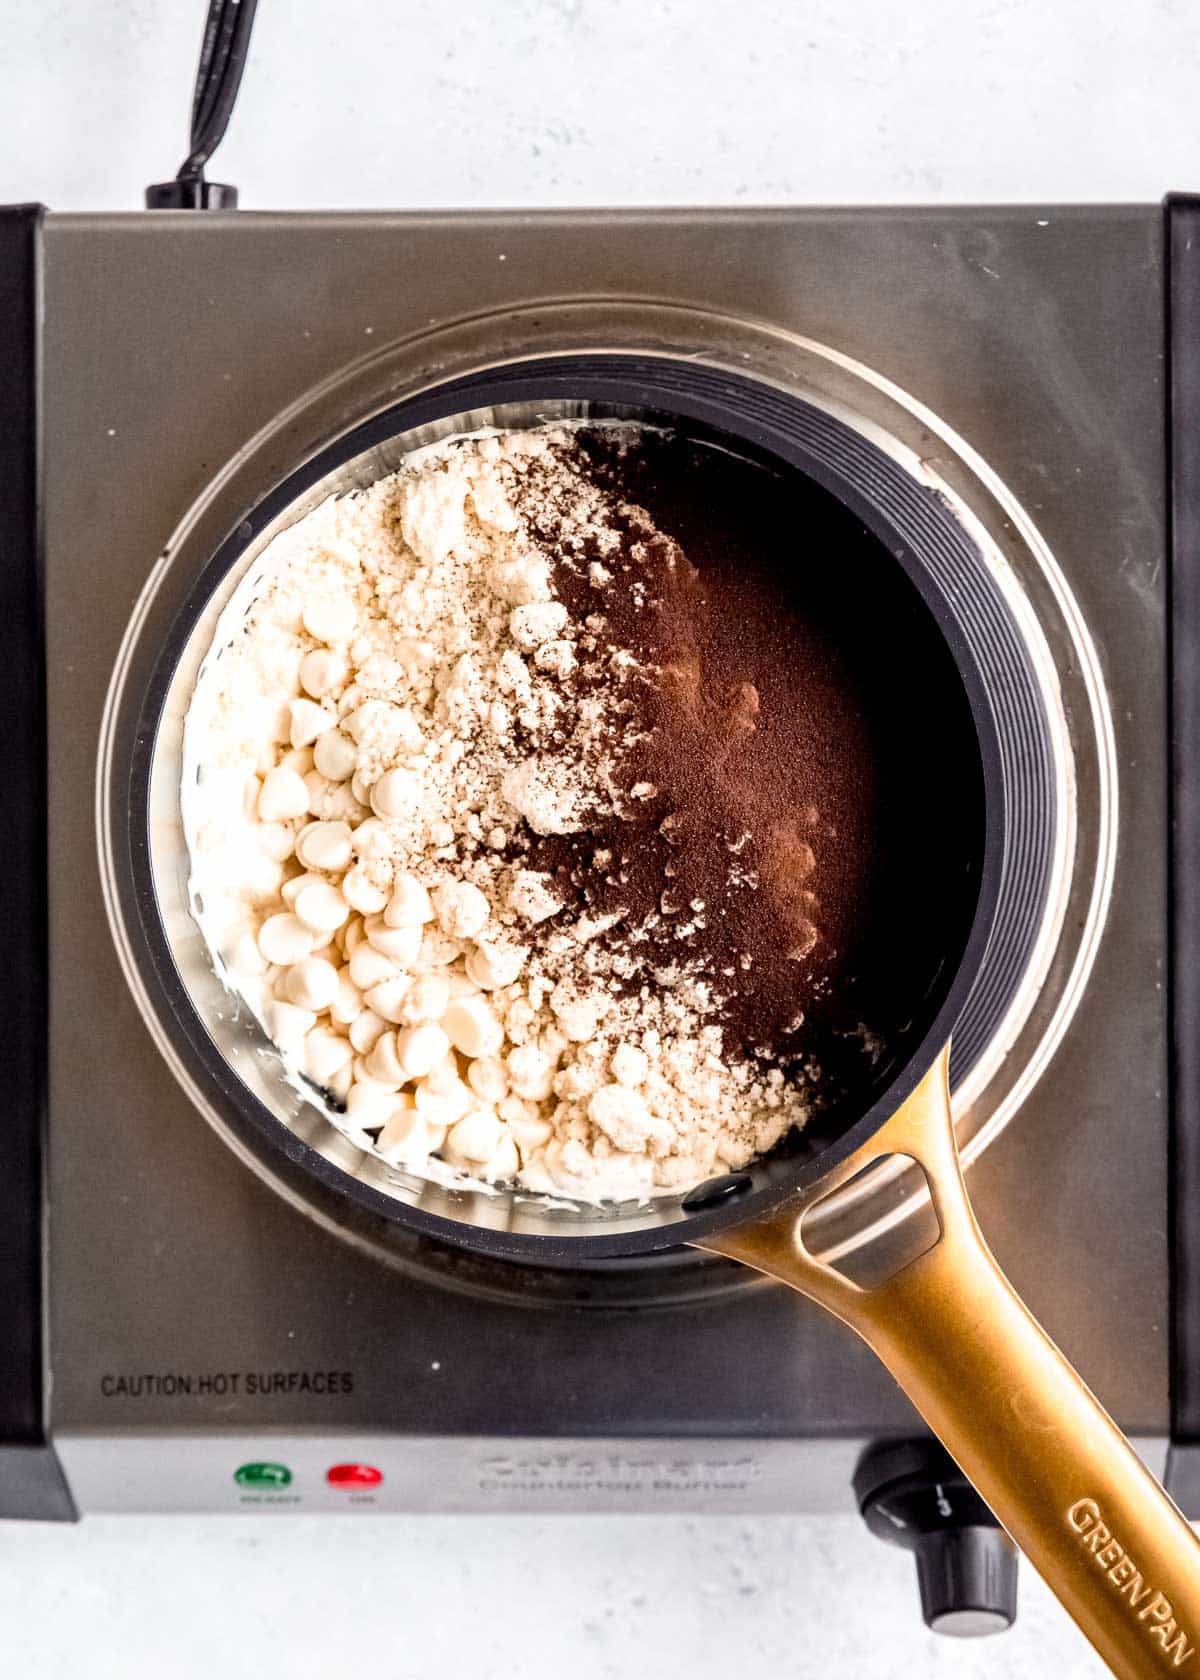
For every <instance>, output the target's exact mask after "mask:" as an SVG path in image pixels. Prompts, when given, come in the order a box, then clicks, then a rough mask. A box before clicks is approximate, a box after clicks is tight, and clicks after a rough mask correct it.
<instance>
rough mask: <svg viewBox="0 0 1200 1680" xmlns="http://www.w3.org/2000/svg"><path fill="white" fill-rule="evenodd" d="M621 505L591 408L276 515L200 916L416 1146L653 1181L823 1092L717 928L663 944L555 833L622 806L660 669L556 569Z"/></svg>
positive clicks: (720, 1152) (206, 774)
mask: <svg viewBox="0 0 1200 1680" xmlns="http://www.w3.org/2000/svg"><path fill="white" fill-rule="evenodd" d="M534 484H536V497H535V496H534V495H533V493H532V490H531V486H532V485H534ZM625 511H626V512H628V510H625ZM617 513H618V509H617V508H616V505H615V503H614V501H613V498H612V497H611V496H609V495H606V494H605V492H603V491H602V490H601V489H600V488H599V487H598V486H597V485H596V484H595V483H594V482H593V480H592V478H591V477H590V476H589V473H588V470H587V461H586V457H585V456H584V455H583V454H582V453H581V451H580V449H579V447H578V444H577V441H576V440H575V438H574V437H573V435H572V434H571V432H570V431H568V430H566V429H551V428H547V429H544V430H538V431H526V432H514V433H508V434H502V435H500V436H487V437H479V438H472V439H459V440H455V441H452V442H449V443H446V444H441V445H438V446H435V447H434V448H432V449H428V450H423V451H421V452H419V453H416V454H414V455H413V456H411V457H410V458H409V460H408V462H407V463H406V465H405V466H404V467H403V468H402V469H401V470H400V471H399V472H397V473H395V474H393V475H392V476H391V477H389V478H386V479H383V480H381V481H380V482H379V483H377V484H375V485H373V486H371V487H370V488H369V489H367V490H364V491H361V492H358V493H355V494H353V495H350V496H346V497H344V498H342V499H340V500H332V499H331V500H330V501H327V502H325V503H324V504H323V505H322V506H321V507H319V508H317V509H316V510H315V511H314V512H313V513H311V514H309V515H308V516H307V517H306V518H304V519H303V520H301V521H300V522H299V523H297V524H296V525H294V526H293V527H291V528H290V529H289V530H288V531H286V532H285V533H283V534H282V535H281V536H279V537H278V538H276V539H275V541H274V542H273V543H272V544H271V545H270V547H269V548H268V550H267V551H266V553H265V554H264V555H263V556H262V558H261V560H260V563H259V565H258V566H257V568H256V570H255V573H254V580H253V582H252V583H248V584H244V585H243V587H242V588H241V589H240V590H239V591H238V594H237V596H236V597H235V599H234V601H233V602H232V603H231V606H230V608H229V609H227V611H226V613H225V615H224V616H223V618H222V621H221V624H220V626H219V628H218V632H217V635H216V638H215V639H214V643H213V647H212V649H211V650H210V653H209V655H208V657H207V659H206V661H205V663H204V666H203V667H202V670H201V673H200V677H199V680H198V682H197V687H196V692H195V695H194V697H193V700H192V703H191V707H190V709H189V714H188V719H187V724H186V731H185V735H186V740H185V762H186V763H187V764H188V765H189V766H192V767H198V769H199V771H200V780H199V785H198V787H197V789H196V797H195V798H194V799H193V798H189V799H188V800H187V801H185V822H186V825H187V829H188V841H189V846H190V849H191V855H192V863H193V876H192V890H193V896H194V899H195V902H196V905H197V914H198V919H199V920H200V921H201V925H202V927H203V929H204V932H205V935H206V937H207V938H208V940H209V943H210V946H211V947H212V949H213V951H214V954H215V957H216V959H217V961H218V964H219V966H220V969H221V971H222V972H223V973H225V974H226V975H227V976H228V977H229V979H230V981H231V983H232V984H233V985H234V986H235V987H236V988H237V990H238V991H239V992H240V993H241V994H242V995H243V996H244V997H245V998H246V1000H247V1001H248V1002H249V1003H250V1004H251V1006H252V1007H253V1009H254V1010H255V1012H256V1013H257V1015H258V1016H259V1018H260V1020H261V1021H262V1023H263V1025H264V1026H265V1028H266V1030H267V1031H268V1033H269V1034H270V1035H271V1036H272V1038H273V1039H274V1041H275V1043H276V1045H277V1046H278V1048H279V1050H280V1052H281V1054H282V1055H283V1057H284V1060H285V1063H286V1064H287V1066H288V1067H289V1069H290V1070H291V1071H292V1072H293V1073H294V1074H295V1073H299V1074H303V1075H304V1076H305V1077H306V1078H308V1079H309V1080H310V1081H311V1082H312V1083H313V1084H314V1085H316V1086H317V1087H319V1088H320V1090H321V1091H322V1092H323V1093H325V1100H326V1101H327V1103H328V1104H329V1105H331V1111H333V1112H335V1113H336V1114H337V1117H338V1123H339V1124H340V1125H341V1126H342V1127H343V1129H344V1130H347V1131H348V1132H349V1134H350V1135H351V1136H352V1137H353V1138H354V1140H355V1141H356V1142H357V1143H359V1145H360V1146H361V1147H362V1148H364V1149H369V1150H371V1151H373V1152H374V1153H376V1154H378V1155H380V1156H382V1157H383V1158H384V1159H385V1160H387V1161H389V1162H392V1163H394V1164H399V1163H403V1164H404V1165H406V1166H408V1167H413V1168H417V1169H421V1168H423V1167H424V1168H426V1169H427V1170H431V1171H432V1170H435V1169H436V1170H437V1171H439V1172H444V1171H445V1167H446V1166H449V1167H450V1168H455V1169H459V1170H461V1171H462V1172H464V1173H468V1174H470V1175H472V1176H474V1177H478V1178H484V1179H489V1180H495V1181H516V1182H518V1183H519V1184H521V1185H523V1186H525V1187H526V1188H528V1189H531V1190H538V1191H545V1192H548V1193H551V1194H554V1193H557V1194H562V1193H566V1194H568V1195H572V1196H576V1197H579V1198H583V1199H599V1198H608V1197H616V1198H625V1197H631V1196H643V1195H647V1194H654V1193H662V1192H667V1191H679V1190H683V1189H686V1188H687V1187H689V1186H690V1185H693V1184H695V1183H697V1182H700V1181H702V1180H703V1179H705V1178H706V1177H709V1176H711V1175H712V1174H713V1173H717V1172H722V1171H725V1170H728V1169H730V1168H736V1167H740V1166H743V1165H745V1164H746V1163H747V1162H748V1161H749V1160H750V1159H751V1158H752V1157H753V1156H755V1155H756V1154H759V1153H761V1152H762V1151H764V1150H766V1149H768V1148H770V1147H771V1146H772V1145H773V1144H774V1143H775V1142H776V1141H777V1140H778V1139H779V1138H780V1136H782V1134H783V1133H784V1132H785V1131H786V1130H787V1128H788V1127H789V1126H790V1125H792V1124H798V1123H802V1122H803V1120H804V1118H805V1113H806V1102H805V1097H804V1093H803V1092H802V1091H798V1090H797V1089H795V1088H794V1087H792V1086H790V1085H789V1084H788V1083H787V1082H786V1081H785V1079H784V1077H783V1075H782V1074H781V1073H780V1072H779V1071H778V1070H770V1071H764V1070H763V1068H762V1067H761V1066H759V1065H758V1064H757V1063H751V1062H746V1061H732V1062H731V1061H728V1060H727V1059H726V1056H725V1054H724V1046H723V1035H722V1029H721V1026H720V1022H719V1013H720V1005H721V1001H722V1000H721V998H720V996H719V995H718V994H717V993H716V991H715V987H714V979H713V976H711V975H707V974H705V972H704V970H703V964H702V962H701V960H700V959H699V958H697V957H693V956H689V955H687V953H686V952H685V953H684V955H683V956H682V957H681V958H680V960H679V961H678V962H673V963H671V964H670V965H668V966H662V965H661V963H660V966H659V968H658V969H657V970H656V971H653V972H652V971H650V970H649V969H648V968H647V966H646V959H645V957H644V955H642V954H640V953H639V950H638V942H639V938H644V934H642V933H641V932H640V930H639V929H638V928H636V927H630V926H628V925H625V919H624V918H623V917H622V916H621V915H620V914H616V915H613V914H609V915H606V916H601V917H597V916H589V915H587V914H585V913H583V912H582V911H581V908H580V906H578V905H575V906H574V907H572V905H571V902H570V895H569V893H568V892H566V891H564V888H563V886H562V884H561V883H559V882H558V881H556V880H555V879H554V877H553V876H552V875H550V874H548V873H546V872H545V871H541V870H538V869H536V868H531V867H527V866H526V865H525V863H524V862H523V856H524V852H525V849H526V848H527V847H528V846H529V845H530V844H532V843H533V837H534V836H560V835H569V834H580V833H583V832H586V831H587V830H588V828H589V825H590V824H592V823H593V822H596V821H597V820H598V819H600V818H601V817H604V818H612V816H613V814H614V813H618V814H620V812H621V809H622V806H621V801H622V797H623V796H622V794H621V788H622V786H623V785H627V784H626V783H625V782H623V776H622V772H623V769H624V764H625V760H626V758H627V756H628V754H629V752H630V750H631V749H632V748H633V747H634V746H635V745H636V743H637V741H638V738H639V723H638V711H637V705H636V684H637V682H638V681H641V682H643V683H645V682H652V681H653V680H654V673H653V671H645V670H642V669H640V668H639V667H638V666H637V664H636V661H634V660H633V659H632V657H631V656H630V655H629V654H627V653H625V652H623V650H616V652H615V653H614V652H613V650H612V649H608V650H607V651H606V650H605V648H604V647H603V645H602V644H601V643H600V641H599V640H598V638H597V637H596V636H595V635H594V634H593V633H592V630H593V629H594V626H589V622H588V621H586V620H585V621H584V622H578V621H575V620H573V619H572V617H571V614H570V613H569V611H568V609H567V607H566V605H565V604H564V603H563V601H561V600H559V599H558V598H557V596H556V587H555V563H556V556H558V557H561V556H563V555H570V554H575V555H578V556H584V555H585V553H586V554H588V555H590V554H595V553H600V554H602V555H605V556H606V557H607V556H611V555H613V554H615V553H616V552H617V550H618V549H619V547H620V543H621V530H620V527H619V525H618V523H617ZM642 519H643V523H644V522H645V516H644V515H643V516H642ZM612 575H613V574H612V573H611V572H610V571H609V570H608V569H607V568H606V567H605V566H602V565H600V563H599V562H598V561H595V560H592V561H590V563H589V576H590V579H591V582H592V584H593V585H598V586H601V587H605V588H608V587H617V585H615V584H613V583H612ZM654 792H655V790H654V788H653V787H652V786H650V785H649V784H646V783H638V784H635V785H633V786H632V787H631V788H629V791H628V798H629V799H631V800H632V801H633V802H634V803H635V804H636V802H637V801H639V800H642V799H645V798H651V797H653V795H654ZM693 909H694V910H695V912H696V913H697V914H698V913H699V912H700V911H701V910H702V909H703V906H702V905H697V906H694V907H693ZM694 925H700V924H696V923H695V922H693V923H691V924H689V923H686V922H685V923H683V924H682V931H684V932H686V931H688V929H689V928H690V927H691V926H694ZM343 1107H344V1111H345V1112H344V1113H342V1109H343ZM438 1163H444V1164H445V1165H440V1166H439V1165H438Z"/></svg>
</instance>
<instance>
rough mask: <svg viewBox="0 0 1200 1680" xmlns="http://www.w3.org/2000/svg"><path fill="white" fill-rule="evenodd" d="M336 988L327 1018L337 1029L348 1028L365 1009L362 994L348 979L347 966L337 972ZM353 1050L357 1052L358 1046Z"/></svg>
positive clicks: (348, 970)
mask: <svg viewBox="0 0 1200 1680" xmlns="http://www.w3.org/2000/svg"><path fill="white" fill-rule="evenodd" d="M337 976H338V988H337V991H336V992H335V993H334V997H333V1001H332V1003H331V1004H330V1005H329V1018H330V1020H331V1021H336V1023H337V1024H338V1026H339V1027H349V1026H352V1025H353V1024H354V1022H355V1021H357V1020H358V1017H359V1016H360V1015H361V1014H362V1012H363V1009H364V1007H365V1005H364V1003H363V996H362V993H361V992H360V991H359V989H358V987H357V986H356V985H355V984H354V982H353V980H352V979H351V978H350V969H349V967H348V966H346V967H343V968H339V969H338V971H337ZM354 1048H355V1049H356V1050H357V1049H358V1046H357V1045H355V1046H354Z"/></svg>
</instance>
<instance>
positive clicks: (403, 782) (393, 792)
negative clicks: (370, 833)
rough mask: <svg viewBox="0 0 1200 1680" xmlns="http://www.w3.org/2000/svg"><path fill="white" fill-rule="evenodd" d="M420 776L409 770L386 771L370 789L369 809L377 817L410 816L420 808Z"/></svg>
mask: <svg viewBox="0 0 1200 1680" xmlns="http://www.w3.org/2000/svg"><path fill="white" fill-rule="evenodd" d="M421 798H422V788H421V778H420V776H417V775H414V773H413V772H412V771H411V770H388V771H387V772H386V773H385V774H384V775H382V776H380V778H379V780H378V781H377V782H376V783H375V786H374V787H373V788H372V789H371V809H372V811H374V813H375V815H376V816H377V817H383V818H385V819H395V818H396V817H406V816H411V815H412V814H413V813H414V812H415V811H418V810H420V808H421Z"/></svg>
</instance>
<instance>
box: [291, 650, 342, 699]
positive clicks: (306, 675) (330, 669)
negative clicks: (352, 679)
mask: <svg viewBox="0 0 1200 1680" xmlns="http://www.w3.org/2000/svg"><path fill="white" fill-rule="evenodd" d="M348 674H349V668H348V666H347V664H346V661H345V659H344V658H343V656H342V655H341V654H340V653H334V652H333V651H332V650H331V649H329V648H314V649H313V651H312V652H311V653H306V654H305V656H304V658H303V659H302V660H301V661H300V686H301V688H302V689H303V690H304V692H305V693H306V694H311V695H312V696H313V698H314V700H319V699H320V698H321V696H322V695H323V694H328V693H329V692H330V691H331V690H332V689H335V688H341V686H342V684H343V683H344V682H345V680H346V677H347V676H348Z"/></svg>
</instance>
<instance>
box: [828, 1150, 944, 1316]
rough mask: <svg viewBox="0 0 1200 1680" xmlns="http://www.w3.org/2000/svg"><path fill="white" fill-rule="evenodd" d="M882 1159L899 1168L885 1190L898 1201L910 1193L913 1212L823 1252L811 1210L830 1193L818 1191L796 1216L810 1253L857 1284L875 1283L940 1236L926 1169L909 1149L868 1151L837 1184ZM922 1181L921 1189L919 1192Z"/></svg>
mask: <svg viewBox="0 0 1200 1680" xmlns="http://www.w3.org/2000/svg"><path fill="white" fill-rule="evenodd" d="M882 1161H895V1162H896V1163H898V1164H899V1165H900V1166H901V1167H902V1168H903V1171H902V1172H901V1173H900V1174H899V1175H898V1176H897V1178H896V1180H895V1182H894V1184H893V1185H891V1186H890V1187H889V1189H888V1195H889V1196H894V1197H895V1198H896V1200H897V1201H898V1202H903V1201H904V1200H905V1199H906V1198H909V1197H912V1198H913V1200H914V1202H915V1205H914V1207H913V1210H912V1212H911V1213H909V1214H908V1216H907V1217H906V1218H904V1219H902V1220H901V1221H900V1222H899V1223H898V1224H897V1225H896V1226H894V1227H893V1228H892V1229H891V1230H889V1231H884V1232H883V1233H882V1235H880V1236H878V1237H876V1238H874V1239H873V1240H872V1241H871V1242H868V1243H863V1244H860V1245H859V1246H857V1247H855V1248H851V1249H849V1250H848V1251H846V1252H839V1251H837V1250H835V1251H834V1252H832V1253H826V1252H822V1249H821V1241H820V1233H819V1229H818V1228H817V1221H816V1220H815V1218H814V1216H815V1215H817V1214H818V1213H819V1210H820V1208H821V1207H822V1205H823V1204H824V1203H825V1202H827V1201H828V1200H829V1196H822V1197H821V1199H820V1201H817V1202H814V1203H813V1204H812V1206H811V1207H809V1208H806V1209H805V1211H804V1214H803V1216H802V1218H801V1220H800V1238H801V1241H802V1242H803V1243H804V1245H805V1247H806V1248H808V1250H809V1253H810V1254H811V1255H812V1257H813V1259H814V1260H817V1261H819V1262H820V1263H821V1264H822V1265H823V1266H827V1267H828V1268H829V1270H830V1271H831V1272H836V1273H837V1274H838V1276H839V1277H844V1278H846V1279H847V1281H848V1282H850V1283H853V1284H856V1285H857V1286H858V1288H859V1289H867V1290H870V1289H877V1288H878V1287H879V1285H880V1284H883V1283H886V1282H887V1281H888V1279H889V1278H892V1277H894V1276H895V1275H896V1273H897V1272H898V1271H900V1270H902V1268H903V1267H905V1266H907V1265H908V1264H909V1263H910V1262H911V1261H913V1260H916V1259H918V1258H919V1257H920V1256H921V1255H922V1254H927V1253H928V1252H929V1250H930V1249H931V1248H934V1247H936V1245H937V1243H938V1242H939V1241H940V1240H941V1236H942V1227H941V1224H940V1222H939V1220H938V1216H937V1213H936V1211H935V1209H934V1205H933V1197H932V1195H931V1193H930V1184H929V1178H928V1174H927V1173H926V1171H925V1168H924V1167H923V1166H922V1165H921V1163H920V1162H919V1161H916V1160H914V1159H913V1157H912V1156H911V1155H905V1154H902V1153H900V1152H899V1151H896V1152H894V1153H892V1154H888V1155H876V1156H873V1157H872V1159H871V1160H870V1161H868V1162H867V1163H866V1164H865V1166H862V1167H860V1168H859V1170H858V1171H857V1172H856V1173H855V1174H854V1175H853V1177H851V1178H848V1179H847V1180H846V1181H845V1183H844V1184H841V1185H839V1186H838V1190H839V1191H840V1190H844V1189H845V1188H846V1187H847V1186H848V1185H852V1184H855V1183H857V1181H858V1180H859V1179H861V1178H862V1177H863V1176H864V1175H865V1174H866V1173H868V1172H871V1171H872V1170H873V1169H874V1168H875V1167H876V1166H877V1165H878V1164H879V1163H880V1162H882ZM922 1184H923V1185H924V1191H925V1193H924V1194H923V1195H922V1194H921V1186H922ZM914 1192H915V1196H914ZM835 1194H837V1192H836V1191H832V1190H831V1191H830V1192H829V1195H830V1196H833V1195H835Z"/></svg>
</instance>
